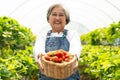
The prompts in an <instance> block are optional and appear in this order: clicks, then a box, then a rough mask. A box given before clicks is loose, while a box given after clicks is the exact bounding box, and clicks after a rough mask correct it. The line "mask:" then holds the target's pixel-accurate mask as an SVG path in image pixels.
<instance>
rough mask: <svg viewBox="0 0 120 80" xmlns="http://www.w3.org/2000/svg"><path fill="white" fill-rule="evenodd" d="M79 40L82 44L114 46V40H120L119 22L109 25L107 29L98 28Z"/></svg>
mask: <svg viewBox="0 0 120 80" xmlns="http://www.w3.org/2000/svg"><path fill="white" fill-rule="evenodd" d="M80 38H81V41H82V44H91V45H101V44H102V45H114V44H115V40H116V39H120V21H119V22H118V23H112V24H110V26H109V27H104V28H98V29H96V30H93V31H91V32H89V33H87V34H83V35H81V37H80ZM119 44H120V43H119Z"/></svg>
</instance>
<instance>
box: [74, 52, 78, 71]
mask: <svg viewBox="0 0 120 80" xmlns="http://www.w3.org/2000/svg"><path fill="white" fill-rule="evenodd" d="M75 57H76V61H75V63H74V70H76V69H77V68H78V58H77V55H76V54H75Z"/></svg>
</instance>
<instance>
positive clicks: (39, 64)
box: [38, 53, 44, 71]
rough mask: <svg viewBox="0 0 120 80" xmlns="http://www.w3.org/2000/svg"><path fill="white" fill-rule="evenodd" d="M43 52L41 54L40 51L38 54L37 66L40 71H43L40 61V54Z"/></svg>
mask: <svg viewBox="0 0 120 80" xmlns="http://www.w3.org/2000/svg"><path fill="white" fill-rule="evenodd" d="M43 55H44V54H42V53H40V54H39V55H38V66H39V69H40V70H41V71H43V70H44V69H43V66H42V63H41V59H42V56H43Z"/></svg>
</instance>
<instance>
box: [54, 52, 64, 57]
mask: <svg viewBox="0 0 120 80" xmlns="http://www.w3.org/2000/svg"><path fill="white" fill-rule="evenodd" d="M55 55H56V56H57V57H58V58H62V57H63V54H62V53H60V52H56V53H55Z"/></svg>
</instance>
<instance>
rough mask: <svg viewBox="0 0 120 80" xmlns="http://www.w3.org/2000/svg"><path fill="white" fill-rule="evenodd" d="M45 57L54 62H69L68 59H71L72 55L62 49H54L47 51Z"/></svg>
mask: <svg viewBox="0 0 120 80" xmlns="http://www.w3.org/2000/svg"><path fill="white" fill-rule="evenodd" d="M45 59H46V60H48V61H53V62H56V63H62V62H69V61H70V60H72V59H73V55H71V54H70V53H68V52H66V51H64V50H56V51H50V52H48V53H47V54H46V55H45Z"/></svg>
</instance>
